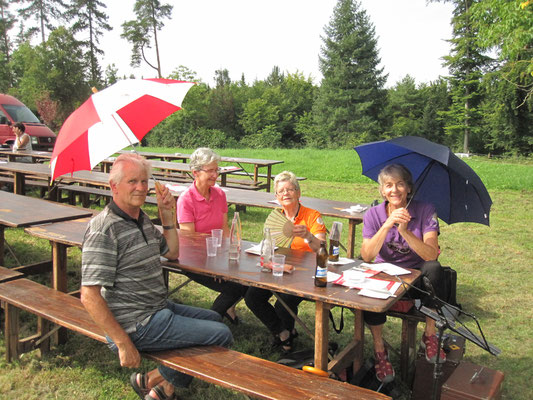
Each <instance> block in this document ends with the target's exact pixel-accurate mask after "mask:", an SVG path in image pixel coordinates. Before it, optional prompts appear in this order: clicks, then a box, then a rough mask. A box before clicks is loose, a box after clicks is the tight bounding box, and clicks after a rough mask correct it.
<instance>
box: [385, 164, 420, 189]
mask: <svg viewBox="0 0 533 400" xmlns="http://www.w3.org/2000/svg"><path fill="white" fill-rule="evenodd" d="M393 176H394V177H398V178H400V179H401V180H402V181H404V182H405V183H406V184H407V186H408V187H409V189H410V191H411V193H410V194H408V197H409V196H410V195H411V194H412V193H413V187H414V184H413V175H411V171H409V170H408V169H407V167H405V166H404V165H402V164H389V165H387V166H386V167H383V169H382V170H381V171H379V175H378V183H379V192H380V193H383V191H382V189H383V185H384V184H385V180H386V179H387V178H390V177H393Z"/></svg>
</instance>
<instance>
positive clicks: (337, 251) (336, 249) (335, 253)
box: [330, 246, 339, 256]
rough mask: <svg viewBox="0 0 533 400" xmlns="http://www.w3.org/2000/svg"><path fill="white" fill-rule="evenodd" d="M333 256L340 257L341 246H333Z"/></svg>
mask: <svg viewBox="0 0 533 400" xmlns="http://www.w3.org/2000/svg"><path fill="white" fill-rule="evenodd" d="M330 255H332V256H338V255H339V246H332V249H331V254H330Z"/></svg>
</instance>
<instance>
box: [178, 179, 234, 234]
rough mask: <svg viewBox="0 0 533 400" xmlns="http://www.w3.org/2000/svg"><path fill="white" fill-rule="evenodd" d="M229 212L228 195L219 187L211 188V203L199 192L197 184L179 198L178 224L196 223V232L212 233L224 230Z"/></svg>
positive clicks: (194, 183)
mask: <svg viewBox="0 0 533 400" xmlns="http://www.w3.org/2000/svg"><path fill="white" fill-rule="evenodd" d="M227 212H228V203H227V201H226V193H224V191H223V190H222V189H221V188H220V187H218V186H212V187H210V188H209V201H207V200H206V199H205V197H204V196H202V195H201V194H200V192H198V189H197V188H196V182H193V184H192V185H191V186H189V188H188V189H187V190H186V191H185V192H183V193H182V194H181V195H180V197H179V198H178V207H177V214H178V223H180V224H182V223H191V222H193V223H194V230H195V231H196V232H202V233H211V229H222V227H223V226H224V224H226V221H224V214H227Z"/></svg>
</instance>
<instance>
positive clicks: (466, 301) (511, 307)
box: [0, 148, 533, 400]
mask: <svg viewBox="0 0 533 400" xmlns="http://www.w3.org/2000/svg"><path fill="white" fill-rule="evenodd" d="M146 150H147V151H166V152H177V151H179V152H191V151H192V150H193V149H155V148H147V149H146ZM220 154H222V155H228V156H240V157H252V158H263V159H274V160H284V161H285V162H284V163H283V164H281V165H277V166H275V167H274V172H275V173H278V172H280V171H282V170H285V169H287V170H291V171H293V172H294V173H296V175H298V176H305V177H307V178H308V179H307V180H305V181H303V182H302V183H301V186H302V193H303V195H304V196H312V197H321V198H330V199H336V200H346V201H354V202H360V203H370V202H371V201H373V200H374V199H379V194H378V191H377V184H375V183H374V182H372V181H370V180H369V179H367V178H366V177H363V176H361V165H360V163H359V159H358V157H357V154H356V153H355V151H353V150H312V149H302V150H280V149H266V150H242V149H238V150H231V149H225V150H221V151H220ZM466 161H467V163H468V164H469V165H471V167H472V168H473V169H474V170H475V171H476V172H477V173H478V174H479V175H480V177H481V179H482V180H483V182H485V184H486V186H487V188H488V190H489V193H490V195H491V197H492V200H493V202H494V204H493V207H492V210H491V215H490V221H491V226H490V227H487V226H484V225H479V224H472V223H459V224H454V225H446V224H445V223H443V222H442V223H441V235H440V237H439V242H440V246H441V249H442V254H441V256H440V259H439V260H440V261H441V263H442V264H443V265H450V266H452V267H453V268H455V269H456V270H457V272H458V280H459V282H458V301H459V303H461V304H462V306H463V309H464V310H465V311H468V312H469V313H472V314H474V315H476V317H478V319H479V321H480V323H481V327H482V328H483V332H484V334H485V336H486V338H487V340H488V341H489V342H490V343H492V344H493V345H495V346H497V347H499V348H500V349H501V350H502V353H501V355H500V356H499V357H494V356H492V355H490V354H489V353H487V352H485V351H484V350H482V349H481V348H479V347H477V346H476V345H474V344H472V343H467V345H466V354H465V359H466V360H468V361H471V362H474V363H477V364H480V365H483V366H485V367H489V368H494V369H498V370H501V371H503V372H504V373H505V381H504V392H503V397H504V398H505V399H512V400H515V399H517V400H528V399H531V398H533V389H532V386H533V385H531V382H532V381H533V368H531V362H532V361H533V360H532V359H533V337H532V336H533V334H532V323H531V320H532V317H533V313H532V311H531V310H532V304H533V294H532V289H533V278H532V276H531V272H530V271H531V265H532V261H531V259H532V256H533V244H532V242H533V218H532V217H531V210H532V208H533V200H532V196H533V160H532V159H525V160H524V159H522V160H509V159H507V160H494V159H490V160H489V159H487V158H483V157H474V158H472V159H468V160H466ZM147 211H148V212H149V213H152V214H153V213H154V212H155V210H154V209H147ZM233 211H234V210H233V208H231V209H230V217H231V215H232V214H233ZM267 214H268V211H267V210H262V209H257V208H255V209H254V208H248V209H247V211H246V212H245V213H243V214H242V215H241V219H242V223H243V230H244V237H245V238H246V239H248V240H255V241H258V240H260V238H261V228H262V223H263V221H264V220H265V218H266V215H267ZM325 221H326V224H327V226H328V227H330V226H331V223H332V221H333V219H332V218H325ZM341 221H342V220H341ZM342 222H344V228H345V229H344V232H343V234H344V238H343V242H344V243H346V231H347V224H346V223H345V221H342ZM6 239H7V241H8V242H9V243H10V244H11V246H12V247H13V248H14V249H15V252H16V254H17V256H18V257H19V259H20V261H21V262H22V263H29V262H36V261H40V260H43V259H46V258H47V257H49V255H50V246H49V244H48V242H46V241H41V240H36V239H33V238H31V237H29V236H28V235H26V234H24V232H23V230H21V229H19V230H17V229H8V230H6ZM360 243H361V229H360V227H358V229H357V234H356V253H358V251H359V246H360ZM79 264H80V252H79V250H77V249H70V250H69V282H70V285H71V288H70V289H72V290H75V289H76V288H77V286H78V285H79V280H78V277H79ZM6 265H7V266H15V261H14V260H13V258H12V257H11V256H10V255H9V254H7V255H6ZM183 279H184V278H183V277H181V276H179V275H175V276H173V277H172V280H171V285H177V284H178V283H179V282H182V281H183ZM41 282H43V283H47V282H48V281H47V277H44V278H42V279H41ZM172 298H173V299H175V300H176V301H180V302H183V303H186V304H194V305H199V306H203V307H210V305H211V303H212V301H213V299H214V298H215V293H214V292H211V291H209V290H208V289H205V288H203V287H201V286H199V285H197V284H190V285H188V286H186V287H185V288H183V289H182V290H180V291H179V292H178V293H176V294H174V295H173V296H172ZM237 311H238V314H239V317H240V318H241V322H242V323H241V324H240V325H238V326H233V325H231V326H230V328H231V329H232V331H233V333H234V337H235V346H234V348H235V349H236V350H238V351H242V352H246V353H249V354H252V355H255V356H258V357H263V358H268V359H270V360H276V359H278V358H279V357H280V354H279V353H278V352H275V351H273V350H271V348H270V336H269V333H268V332H267V330H266V328H264V327H263V326H262V325H261V324H260V322H259V321H258V320H257V319H256V318H255V317H254V316H253V315H252V314H251V312H249V311H248V310H247V308H246V306H245V305H244V303H243V302H241V303H239V305H238V307H237ZM333 313H334V315H335V319H336V320H337V321H338V319H339V317H340V312H339V310H338V309H334V310H333ZM300 315H301V316H302V318H303V319H304V320H305V321H306V322H309V323H310V324H312V323H313V315H314V308H313V305H312V303H309V302H304V303H302V306H301V307H300ZM345 317H347V319H348V321H346V324H345V325H346V326H345V328H344V331H343V332H342V333H341V334H340V335H338V334H336V333H335V332H334V331H333V330H331V332H330V338H331V340H334V341H336V342H338V343H340V344H343V343H347V342H348V341H349V339H350V334H351V329H350V326H351V325H352V324H351V323H350V319H351V317H350V316H349V313H348V314H346V315H345ZM34 324H35V320H34V318H33V317H32V316H29V315H24V330H25V333H28V332H30V328H31V327H32V326H33V325H34ZM421 332H422V326H420V327H419V337H420V335H421ZM304 336H305V335H303V334H301V335H300V337H299V338H298V341H297V349H304V348H310V347H311V346H312V342H311V339H309V338H306V337H304ZM385 337H386V339H387V340H388V341H389V342H390V343H391V344H392V345H393V346H395V347H398V346H399V342H400V323H399V321H398V320H395V319H389V321H388V322H387V324H386V326H385ZM366 338H367V341H366V348H365V354H366V355H367V356H371V352H372V348H371V347H372V346H371V340H370V334H369V332H368V331H367V332H366ZM391 358H392V361H393V363H394V364H395V366H396V368H397V369H398V368H399V365H398V362H399V360H398V358H397V357H396V356H395V355H391ZM152 367H153V364H152V363H150V362H147V361H143V365H142V368H143V369H145V370H146V369H148V368H152ZM131 372H132V371H131V370H128V369H123V368H121V367H120V366H119V363H118V361H117V358H116V357H115V355H114V354H113V353H111V352H110V351H109V350H108V349H107V347H106V346H105V345H102V344H100V343H97V342H95V341H92V340H91V339H88V338H85V337H82V336H79V335H74V334H72V335H70V340H69V342H68V343H67V344H66V345H64V346H60V347H56V348H54V349H53V351H52V352H51V353H50V354H48V355H46V356H45V357H43V358H39V357H38V356H37V354H35V353H29V354H25V355H24V356H23V357H22V358H21V359H20V360H19V361H17V362H13V363H10V364H8V363H6V362H5V349H4V338H3V334H1V335H0V399H4V398H6V399H7V398H14V399H21V398H27V399H70V398H76V399H77V400H83V399H131V400H134V399H137V398H138V397H137V396H136V395H135V393H134V392H133V391H132V390H131V388H130V387H129V384H128V378H129V375H130V374H131ZM397 380H398V381H399V379H397ZM398 385H399V388H400V390H401V391H402V393H403V395H402V396H401V397H400V398H402V399H407V398H408V390H407V388H405V387H404V386H402V385H401V384H400V383H399V384H398ZM181 395H182V398H186V399H244V398H245V397H244V396H242V395H240V394H238V393H234V392H231V391H229V390H225V389H222V388H219V387H216V386H214V385H210V384H207V383H205V382H202V381H198V380H195V381H194V383H193V385H192V386H191V387H190V388H189V389H188V390H187V391H184V392H182V393H181Z"/></svg>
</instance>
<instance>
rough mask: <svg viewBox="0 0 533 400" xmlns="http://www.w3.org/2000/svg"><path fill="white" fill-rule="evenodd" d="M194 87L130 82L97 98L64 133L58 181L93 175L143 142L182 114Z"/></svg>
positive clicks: (57, 155)
mask: <svg viewBox="0 0 533 400" xmlns="http://www.w3.org/2000/svg"><path fill="white" fill-rule="evenodd" d="M193 85H194V83H192V82H184V81H176V80H171V79H126V80H122V81H119V82H117V83H115V84H114V85H112V86H109V87H108V88H106V89H104V90H102V91H100V92H97V93H95V94H93V95H92V96H91V97H90V98H89V99H88V100H87V101H86V102H85V103H83V104H82V105H81V106H80V107H79V108H78V109H76V110H75V111H74V112H73V113H72V114H71V115H70V116H69V117H68V118H67V120H66V121H65V123H64V124H63V126H62V127H61V130H60V131H59V134H58V137H57V140H56V144H55V146H54V151H53V153H52V160H51V162H50V168H51V169H52V180H54V179H56V178H57V177H58V176H61V175H63V174H67V173H70V174H71V173H73V172H75V171H81V170H88V171H90V170H92V169H93V168H94V166H96V165H97V164H98V163H99V162H100V161H102V160H103V159H105V158H106V157H109V156H110V155H111V154H114V153H116V152H117V151H119V150H122V149H123V148H125V147H127V146H129V145H132V144H134V143H138V142H140V140H141V139H142V138H143V137H144V135H146V134H147V133H148V132H149V131H150V130H151V129H152V128H153V127H154V126H156V125H157V124H158V123H159V122H161V121H162V120H163V119H165V118H166V117H168V116H169V115H170V114H172V113H174V112H175V111H178V110H180V109H181V102H182V101H183V98H184V97H185V95H186V94H187V92H188V91H189V89H190V88H191V87H192V86H193Z"/></svg>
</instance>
